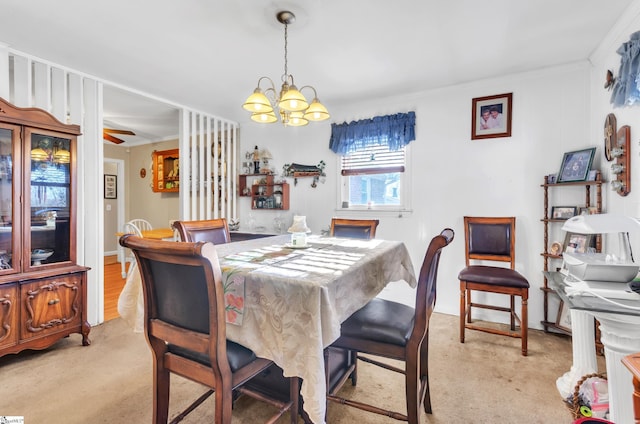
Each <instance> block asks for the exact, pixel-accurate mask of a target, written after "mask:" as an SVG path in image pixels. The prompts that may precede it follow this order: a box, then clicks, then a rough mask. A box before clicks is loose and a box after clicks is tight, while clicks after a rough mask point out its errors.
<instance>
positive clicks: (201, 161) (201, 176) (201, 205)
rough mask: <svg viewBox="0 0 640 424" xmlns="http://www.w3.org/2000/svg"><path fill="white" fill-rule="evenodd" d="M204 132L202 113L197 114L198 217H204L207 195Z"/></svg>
mask: <svg viewBox="0 0 640 424" xmlns="http://www.w3.org/2000/svg"><path fill="white" fill-rule="evenodd" d="M205 143H206V138H205V133H204V115H202V114H199V116H198V150H197V151H198V155H197V160H198V219H204V217H205V212H204V211H205V202H206V201H207V196H206V192H205V187H206V186H205V183H206V177H205V173H204V171H205V165H206V161H205V156H204V153H205Z"/></svg>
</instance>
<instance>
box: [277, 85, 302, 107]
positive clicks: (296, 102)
mask: <svg viewBox="0 0 640 424" xmlns="http://www.w3.org/2000/svg"><path fill="white" fill-rule="evenodd" d="M278 107H279V108H280V109H282V110H286V111H287V112H299V111H303V110H305V109H306V108H308V107H309V103H308V102H307V99H306V98H305V97H304V95H303V94H302V93H301V92H300V91H298V89H297V88H296V86H295V85H290V86H289V88H288V89H287V91H283V92H282V96H281V97H280V103H279V104H278Z"/></svg>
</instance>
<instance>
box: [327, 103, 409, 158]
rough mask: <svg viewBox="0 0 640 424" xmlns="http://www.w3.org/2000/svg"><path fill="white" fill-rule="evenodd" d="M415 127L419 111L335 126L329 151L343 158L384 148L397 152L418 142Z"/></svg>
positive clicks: (333, 125)
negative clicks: (380, 147)
mask: <svg viewBox="0 0 640 424" xmlns="http://www.w3.org/2000/svg"><path fill="white" fill-rule="evenodd" d="M415 126H416V113H415V112H408V113H398V114H396V115H386V116H376V117H374V118H371V119H363V120H360V121H352V122H350V123H346V122H344V123H342V124H331V139H330V140H329V148H330V149H331V150H333V151H334V152H335V153H337V154H339V155H341V156H344V155H348V154H350V153H353V152H355V151H358V150H362V149H366V148H370V147H373V146H380V145H383V146H388V147H389V150H390V151H392V152H394V151H397V150H399V149H402V148H403V147H404V146H406V145H407V144H409V143H410V142H411V141H413V140H415V139H416V132H415Z"/></svg>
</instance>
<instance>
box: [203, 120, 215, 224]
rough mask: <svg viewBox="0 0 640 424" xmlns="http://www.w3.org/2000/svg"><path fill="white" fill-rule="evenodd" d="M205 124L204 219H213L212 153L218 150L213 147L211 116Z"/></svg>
mask: <svg viewBox="0 0 640 424" xmlns="http://www.w3.org/2000/svg"><path fill="white" fill-rule="evenodd" d="M204 124H205V130H204V134H205V139H206V141H205V157H206V158H207V159H206V161H205V172H206V176H207V178H206V179H205V185H204V194H205V202H204V203H205V214H204V219H211V212H212V210H213V208H212V200H213V198H214V197H213V193H212V191H211V163H212V157H211V155H212V154H214V152H216V151H217V149H213V144H212V140H211V118H210V117H208V116H207V117H206V118H205V121H204Z"/></svg>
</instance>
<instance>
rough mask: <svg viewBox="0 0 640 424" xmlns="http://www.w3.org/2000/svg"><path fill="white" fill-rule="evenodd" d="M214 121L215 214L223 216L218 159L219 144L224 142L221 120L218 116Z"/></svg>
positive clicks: (213, 187) (212, 183)
mask: <svg viewBox="0 0 640 424" xmlns="http://www.w3.org/2000/svg"><path fill="white" fill-rule="evenodd" d="M211 120H212V121H213V134H212V135H213V164H212V166H213V181H212V182H211V186H212V191H213V216H214V218H221V217H222V216H221V214H220V187H219V184H218V180H219V176H220V169H219V167H218V161H219V160H220V149H218V145H220V143H221V142H222V140H220V120H219V119H216V118H212V119H211Z"/></svg>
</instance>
